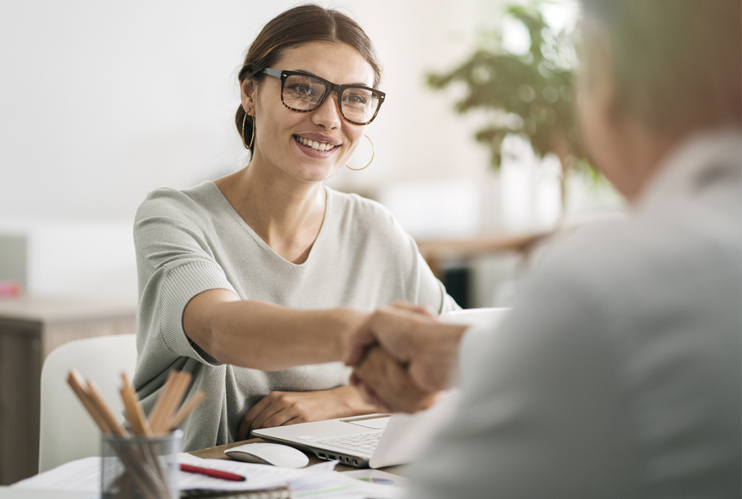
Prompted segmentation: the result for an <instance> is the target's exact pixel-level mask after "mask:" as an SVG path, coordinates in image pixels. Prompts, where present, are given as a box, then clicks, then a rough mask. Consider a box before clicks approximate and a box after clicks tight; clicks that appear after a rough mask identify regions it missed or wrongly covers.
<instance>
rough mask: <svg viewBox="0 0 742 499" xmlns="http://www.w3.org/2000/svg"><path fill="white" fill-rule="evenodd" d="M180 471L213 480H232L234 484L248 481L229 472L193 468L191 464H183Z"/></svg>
mask: <svg viewBox="0 0 742 499" xmlns="http://www.w3.org/2000/svg"><path fill="white" fill-rule="evenodd" d="M180 471H186V472H188V473H198V474H199V475H206V476H210V477H212V478H221V479H222V480H232V481H233V482H244V481H245V480H247V478H245V477H244V476H242V475H238V474H236V473H230V472H228V471H222V470H214V469H211V468H202V467H200V466H192V465H190V464H181V465H180Z"/></svg>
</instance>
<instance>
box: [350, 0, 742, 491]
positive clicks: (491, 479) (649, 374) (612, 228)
mask: <svg viewBox="0 0 742 499" xmlns="http://www.w3.org/2000/svg"><path fill="white" fill-rule="evenodd" d="M581 3H582V6H583V11H584V20H583V23H582V29H581V31H582V38H583V55H582V58H583V59H582V63H583V64H582V69H581V75H580V78H581V81H580V92H579V99H578V108H579V116H580V118H581V122H582V130H583V134H584V139H585V141H586V144H587V147H588V149H589V151H590V153H591V154H592V157H593V160H594V162H595V164H596V165H597V166H598V167H600V168H601V169H602V171H603V172H604V174H605V176H606V177H607V178H608V179H609V180H610V181H611V182H612V183H613V185H614V186H615V187H616V188H617V189H618V191H620V192H621V193H622V194H623V195H624V196H625V197H626V198H627V199H628V200H629V202H630V204H631V208H632V209H631V213H630V216H629V217H627V218H626V219H624V220H621V221H612V222H608V223H604V224H601V225H594V226H591V227H586V228H584V229H582V230H580V231H578V232H577V233H576V234H574V235H573V236H571V237H569V238H568V239H566V240H563V241H560V242H558V243H555V244H554V245H553V247H551V248H550V250H549V252H548V255H546V256H545V257H544V259H543V260H542V261H541V262H540V264H539V268H538V269H537V270H536V271H534V273H533V274H532V275H531V276H530V278H528V279H527V282H526V283H524V285H523V288H522V289H521V292H520V294H519V298H518V300H517V303H516V305H515V306H514V308H513V310H512V311H511V312H510V314H509V316H508V317H507V318H506V319H505V322H503V323H502V324H501V326H500V327H498V328H497V329H496V330H495V329H494V328H490V329H489V330H488V329H487V328H483V329H481V328H480V329H471V330H466V331H465V330H464V327H462V326H452V325H449V324H445V325H444V324H440V323H438V322H437V321H436V320H435V319H434V318H432V317H430V316H429V315H425V314H421V313H419V311H416V310H415V309H414V308H413V307H407V308H400V307H397V308H389V307H388V308H384V309H381V310H379V311H377V312H376V313H375V315H373V316H372V317H371V318H370V319H369V320H368V322H367V323H366V324H365V325H364V326H363V327H361V328H360V329H359V330H358V332H357V333H356V336H355V339H354V343H353V345H352V346H351V349H350V351H349V353H348V356H347V359H346V360H347V362H348V363H350V364H354V365H355V366H356V369H355V372H354V377H355V382H356V384H358V385H359V386H361V387H363V388H364V389H365V390H366V392H367V394H369V395H370V396H371V397H373V398H374V399H375V400H376V401H377V402H378V403H380V404H382V405H384V406H386V407H389V408H392V409H394V408H398V407H407V408H409V407H411V406H413V405H414V403H415V402H416V401H417V400H421V401H422V403H427V402H429V398H427V399H426V398H425V397H426V392H430V391H432V390H436V389H441V388H444V387H445V386H446V384H447V383H449V382H450V379H451V377H452V374H453V373H454V372H455V371H457V370H458V371H459V374H460V378H459V379H460V385H461V388H462V392H463V393H462V398H461V400H460V402H459V405H458V408H457V410H456V412H455V414H454V417H453V420H452V421H451V423H450V424H449V425H448V426H447V427H446V428H445V429H444V430H443V431H442V432H441V433H440V434H439V435H438V436H437V437H436V439H435V440H434V443H433V444H432V446H431V447H430V448H429V449H428V450H427V452H426V453H425V456H424V457H423V458H421V459H420V460H419V462H417V463H415V465H414V466H413V469H412V471H411V476H412V489H411V491H410V495H411V496H412V497H415V498H426V499H434V498H443V497H451V498H453V497H455V498H462V497H472V498H473V497H476V498H482V497H503V498H504V497H508V498H510V497H513V498H515V497H534V498H535V497H539V498H541V497H560V498H561V497H564V498H601V499H604V498H611V497H622V498H639V497H648V498H660V497H667V498H679V497H684V498H710V497H715V498H722V497H724V498H732V497H736V498H739V497H740V495H741V491H740V487H741V485H740V483H741V482H742V459H741V457H740V453H741V452H740V449H741V447H742V443H741V439H740V427H741V426H742V421H741V415H740V407H741V406H742V402H741V397H742V387H741V381H742V371H741V368H740V364H741V362H740V355H741V353H742V195H741V187H742V167H741V165H742V142H741V140H740V135H741V133H740V122H741V121H742V120H741V115H742V113H741V111H740V108H741V107H742V106H741V104H740V93H741V88H742V85H741V78H740V73H741V72H742V71H741V70H740V61H741V60H742V57H741V56H740V50H741V49H740V46H741V43H740V40H741V37H740V19H741V15H740V2H739V0H710V1H706V2H702V1H699V0H581ZM390 358H391V359H393V360H394V361H395V362H396V363H393V362H392V360H391V359H390ZM390 373H391V374H392V375H394V376H397V379H396V380H395V379H394V378H393V377H392V376H390ZM400 376H404V377H405V378H404V379H406V380H408V381H411V382H414V384H416V385H417V387H418V390H416V391H412V390H406V391H405V390H401V389H400V388H399V387H402V386H404V383H400V381H399V377H400Z"/></svg>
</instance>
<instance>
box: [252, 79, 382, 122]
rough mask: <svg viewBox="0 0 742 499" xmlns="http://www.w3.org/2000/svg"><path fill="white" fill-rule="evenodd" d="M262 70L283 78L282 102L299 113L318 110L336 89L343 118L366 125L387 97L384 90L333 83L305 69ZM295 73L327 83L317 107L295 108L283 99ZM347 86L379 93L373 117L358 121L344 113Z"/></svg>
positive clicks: (377, 112)
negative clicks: (284, 90)
mask: <svg viewBox="0 0 742 499" xmlns="http://www.w3.org/2000/svg"><path fill="white" fill-rule="evenodd" d="M260 72H261V73H264V74H267V75H268V76H273V77H274V78H278V79H280V80H281V104H283V105H284V107H285V108H286V109H290V110H291V111H295V112H297V113H311V112H312V111H315V110H317V109H318V108H319V107H320V106H321V105H322V104H324V103H325V101H326V100H327V97H328V96H329V95H330V94H331V93H332V91H333V90H334V91H335V93H337V96H338V109H339V110H340V115H341V116H342V117H343V119H344V120H345V121H347V122H348V123H350V124H352V125H358V126H364V125H368V124H369V123H371V122H372V121H374V120H375V119H376V115H377V114H379V109H381V105H382V104H383V103H384V99H385V98H386V94H385V93H384V92H382V91H381V90H377V89H375V88H371V87H366V86H364V85H338V84H336V83H333V82H331V81H329V80H325V79H324V78H320V77H319V76H316V75H313V74H310V73H305V72H303V71H287V70H284V69H273V68H265V69H263V70H262V71H260ZM293 75H300V76H308V77H310V78H314V79H316V80H319V81H321V82H322V83H324V84H325V87H326V89H325V93H324V95H323V96H322V98H321V99H320V100H319V102H318V103H317V105H316V106H315V107H313V108H312V109H295V108H293V107H291V106H289V105H288V104H286V102H285V101H284V100H283V88H284V86H285V85H286V79H287V78H288V77H289V76H293ZM347 88H362V89H364V90H368V91H370V92H371V93H373V94H375V95H377V96H378V97H379V103H378V105H377V106H376V111H374V115H373V116H371V119H370V120H368V121H366V122H365V123H358V122H356V121H352V120H349V119H348V118H347V117H346V116H345V113H343V104H342V100H341V97H342V95H343V92H344V91H345V89H347Z"/></svg>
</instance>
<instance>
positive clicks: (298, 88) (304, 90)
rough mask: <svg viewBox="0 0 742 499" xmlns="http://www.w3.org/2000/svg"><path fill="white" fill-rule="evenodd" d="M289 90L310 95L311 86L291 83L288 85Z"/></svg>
mask: <svg viewBox="0 0 742 499" xmlns="http://www.w3.org/2000/svg"><path fill="white" fill-rule="evenodd" d="M289 90H291V91H292V92H294V93H295V94H301V95H312V86H311V85H305V84H301V83H298V84H296V85H291V86H290V87H289Z"/></svg>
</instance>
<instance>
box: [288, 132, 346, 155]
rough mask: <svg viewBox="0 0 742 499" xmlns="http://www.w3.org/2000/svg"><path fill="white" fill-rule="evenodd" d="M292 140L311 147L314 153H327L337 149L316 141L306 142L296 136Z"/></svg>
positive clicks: (306, 140)
mask: <svg viewBox="0 0 742 499" xmlns="http://www.w3.org/2000/svg"><path fill="white" fill-rule="evenodd" d="M294 138H296V141H297V142H299V144H303V145H305V146H307V147H311V148H312V149H314V150H315V151H329V150H330V149H334V148H335V147H337V146H334V145H332V144H325V143H322V142H317V141H316V140H308V139H305V138H304V137H299V136H298V135H295V136H294Z"/></svg>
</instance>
